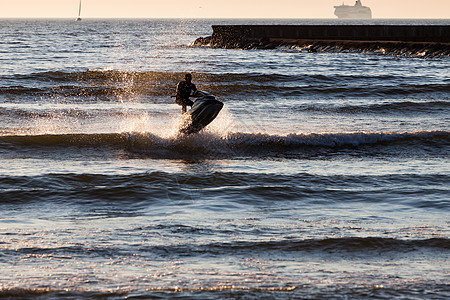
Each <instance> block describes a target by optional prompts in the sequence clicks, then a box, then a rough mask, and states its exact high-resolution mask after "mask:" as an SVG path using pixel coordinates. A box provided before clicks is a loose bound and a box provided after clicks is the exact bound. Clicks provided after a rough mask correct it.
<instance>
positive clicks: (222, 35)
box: [194, 25, 450, 56]
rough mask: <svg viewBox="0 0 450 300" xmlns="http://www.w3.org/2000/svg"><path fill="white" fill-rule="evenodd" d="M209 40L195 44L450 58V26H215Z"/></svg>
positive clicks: (219, 46) (203, 39) (218, 46)
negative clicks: (355, 50)
mask: <svg viewBox="0 0 450 300" xmlns="http://www.w3.org/2000/svg"><path fill="white" fill-rule="evenodd" d="M212 29H213V34H212V36H210V37H206V38H199V39H197V40H196V41H195V42H194V45H209V46H212V47H217V48H231V49H232V48H236V49H273V48H276V47H279V46H305V47H309V49H310V50H311V51H313V52H314V51H320V50H321V49H324V48H326V47H328V48H329V47H335V48H339V49H359V50H362V51H377V50H380V49H382V50H383V51H388V52H389V51H394V52H395V51H400V50H399V49H402V50H401V51H410V52H411V51H412V52H414V53H415V52H417V53H418V54H424V55H427V56H436V55H437V56H450V26H446V25H213V26H212Z"/></svg>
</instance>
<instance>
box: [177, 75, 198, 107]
mask: <svg viewBox="0 0 450 300" xmlns="http://www.w3.org/2000/svg"><path fill="white" fill-rule="evenodd" d="M196 90H197V88H196V87H195V84H193V83H192V75H191V74H190V73H187V74H186V75H185V76H184V80H183V81H180V82H178V84H177V95H176V99H175V103H176V104H178V105H181V113H183V114H184V113H185V112H186V106H188V105H189V106H192V104H194V102H193V101H192V100H191V99H189V97H190V96H191V92H195V91H196Z"/></svg>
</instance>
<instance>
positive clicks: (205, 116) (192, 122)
mask: <svg viewBox="0 0 450 300" xmlns="http://www.w3.org/2000/svg"><path fill="white" fill-rule="evenodd" d="M222 107H223V103H222V102H220V101H219V100H217V99H216V98H215V97H214V96H212V95H207V96H203V97H199V98H197V100H195V102H194V104H193V105H192V108H191V109H190V110H189V111H188V112H186V113H185V115H186V123H185V124H184V125H183V126H182V127H181V128H180V133H182V134H193V133H197V132H199V131H200V130H202V129H203V128H205V127H206V126H208V125H209V123H211V122H212V121H213V120H214V119H215V118H216V117H217V115H218V114H219V112H220V110H221V109H222Z"/></svg>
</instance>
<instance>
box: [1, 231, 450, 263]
mask: <svg viewBox="0 0 450 300" xmlns="http://www.w3.org/2000/svg"><path fill="white" fill-rule="evenodd" d="M143 231H148V230H143ZM161 231H162V230H158V232H161ZM449 245H450V243H449V239H446V238H430V239H418V240H401V239H394V238H381V237H367V238H361V237H348V238H326V239H310V240H279V241H262V242H258V241H256V242H250V241H233V242H217V243H210V244H203V245H202V244H197V243H196V244H176V245H161V246H159V245H154V246H146V245H141V246H138V248H139V253H140V254H141V255H148V253H151V254H152V255H158V256H163V257H167V256H179V255H183V256H186V255H188V256H195V255H205V254H209V255H218V256H220V255H229V254H230V253H232V255H242V254H245V253H248V252H251V253H255V252H258V253H265V254H268V253H270V252H275V253H279V252H329V253H333V254H337V253H343V254H345V253H361V254H363V255H371V256H372V255H373V252H376V253H377V254H378V255H381V254H384V253H386V252H396V253H408V252H417V251H423V250H426V249H429V250H437V251H444V250H450V246H449ZM131 250H132V251H131V252H133V250H134V249H131ZM128 252H129V250H128V249H121V248H120V247H109V248H108V247H106V248H105V247H101V248H95V247H91V246H89V247H84V246H81V245H80V246H67V247H59V248H58V247H56V248H17V249H14V250H11V251H9V250H5V251H4V253H5V254H6V255H25V254H31V253H32V254H54V255H62V254H71V255H74V256H85V255H89V256H98V257H104V258H110V257H117V256H122V255H123V256H127V255H130V253H128ZM367 252H369V253H367Z"/></svg>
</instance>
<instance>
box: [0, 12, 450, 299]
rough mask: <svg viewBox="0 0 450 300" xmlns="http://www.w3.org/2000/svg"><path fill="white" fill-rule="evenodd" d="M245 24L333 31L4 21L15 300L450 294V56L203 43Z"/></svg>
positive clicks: (3, 173)
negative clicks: (186, 91) (193, 91)
mask: <svg viewBox="0 0 450 300" xmlns="http://www.w3.org/2000/svg"><path fill="white" fill-rule="evenodd" d="M335 22H338V21H335ZM353 22H354V21H353ZM370 22H378V23H401V24H408V23H421V24H431V23H439V24H442V23H444V24H447V23H448V20H434V21H427V20H415V21H411V20H409V21H408V20H398V21H392V20H378V21H370ZM232 23H248V24H252V23H258V24H261V23H276V24H280V23H283V24H286V23H308V24H310V23H326V24H332V23H333V22H332V21H330V20H83V21H81V22H74V21H73V20H0V28H1V30H0V66H1V67H0V162H1V163H0V210H1V213H0V297H7V298H8V297H10V298H31V297H33V298H43V299H44V298H45V299H48V298H54V299H61V298H86V297H89V298H93V297H100V298H107V299H124V298H144V299H146V298H182V299H186V298H187V299H191V298H194V299H279V298H288V299H317V298H332V299H347V298H351V299H359V298H377V299H392V298H401V299H448V298H449V297H450V287H449V279H450V277H449V274H450V264H449V253H450V251H449V250H450V243H449V234H450V223H449V215H450V214H449V212H450V201H449V200H450V193H449V192H450V185H449V183H450V157H449V150H450V135H449V134H450V72H449V70H450V60H449V59H447V58H440V59H419V58H411V57H397V56H393V55H382V54H380V53H352V52H345V53H308V52H304V51H300V50H296V49H286V48H280V49H275V50H226V49H211V48H208V47H192V46H190V44H191V43H192V42H193V41H194V40H195V39H196V38H198V37H200V36H207V35H210V34H211V33H212V29H211V25H213V24H232ZM185 72H192V74H193V77H194V78H193V81H194V83H195V84H196V85H197V87H198V88H199V89H201V90H205V91H208V92H210V93H212V94H214V95H216V97H217V98H218V99H219V100H221V101H223V102H224V104H225V105H224V109H223V110H222V112H221V113H220V114H219V116H218V118H217V119H216V120H215V121H214V122H213V123H212V124H211V125H210V126H208V127H207V129H206V130H204V131H203V132H201V133H199V134H196V135H191V136H180V135H179V134H178V133H177V130H178V126H179V124H180V120H181V109H180V107H179V106H177V105H176V104H174V101H173V98H172V97H171V96H172V95H173V94H174V89H175V85H176V84H177V82H178V81H179V80H181V79H182V78H183V77H184V73H185Z"/></svg>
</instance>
